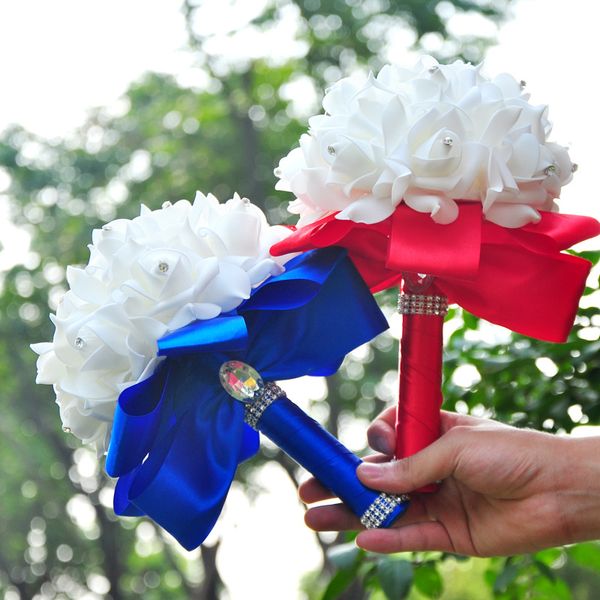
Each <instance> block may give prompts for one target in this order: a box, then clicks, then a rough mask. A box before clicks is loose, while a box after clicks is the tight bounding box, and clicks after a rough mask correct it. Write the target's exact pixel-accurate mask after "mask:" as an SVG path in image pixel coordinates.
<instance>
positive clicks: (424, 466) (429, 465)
mask: <svg viewBox="0 0 600 600" xmlns="http://www.w3.org/2000/svg"><path fill="white" fill-rule="evenodd" d="M455 440H456V435H449V434H445V435H443V436H442V437H441V438H439V439H438V440H436V441H435V442H434V443H433V444H431V445H430V446H427V448H425V449H424V450H421V451H420V452H418V453H417V454H414V455H413V456H409V457H407V458H403V459H401V460H396V461H391V462H385V463H371V462H369V463H362V464H361V465H359V467H358V469H357V471H356V473H357V475H358V478H359V479H360V480H361V481H362V482H363V483H364V484H365V485H366V486H368V487H371V488H375V489H377V490H381V491H383V492H388V493H392V494H399V493H405V492H411V491H413V490H416V489H419V488H421V487H423V486H425V485H427V484H429V483H433V482H435V481H439V480H441V479H446V478H447V477H450V475H452V474H453V473H454V469H455V467H456V463H457V457H458V453H459V448H460V444H458V443H456V442H455Z"/></svg>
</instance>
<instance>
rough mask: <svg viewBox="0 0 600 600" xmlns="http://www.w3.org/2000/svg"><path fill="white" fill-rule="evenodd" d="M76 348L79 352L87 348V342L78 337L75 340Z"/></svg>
mask: <svg viewBox="0 0 600 600" xmlns="http://www.w3.org/2000/svg"><path fill="white" fill-rule="evenodd" d="M74 343H75V348H77V350H81V349H82V348H85V345H86V341H85V340H84V339H83V338H82V337H79V336H77V337H76V338H75V342H74Z"/></svg>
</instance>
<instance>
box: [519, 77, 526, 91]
mask: <svg viewBox="0 0 600 600" xmlns="http://www.w3.org/2000/svg"><path fill="white" fill-rule="evenodd" d="M519 85H520V86H521V89H523V88H524V87H526V86H527V82H526V81H525V80H524V79H521V81H519Z"/></svg>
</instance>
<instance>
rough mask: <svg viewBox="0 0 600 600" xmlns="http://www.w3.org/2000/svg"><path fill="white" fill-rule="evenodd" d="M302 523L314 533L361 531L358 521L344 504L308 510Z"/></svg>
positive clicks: (361, 527)
mask: <svg viewBox="0 0 600 600" xmlns="http://www.w3.org/2000/svg"><path fill="white" fill-rule="evenodd" d="M304 522H305V523H306V524H307V525H308V527H310V528H311V529H314V530H315V531H356V530H357V529H363V526H362V525H361V523H360V519H359V518H358V517H357V516H356V515H355V514H354V513H353V512H352V511H351V510H350V509H349V508H348V507H347V506H345V505H344V504H328V505H327V506H315V507H314V508H309V509H308V510H307V511H306V514H305V515H304Z"/></svg>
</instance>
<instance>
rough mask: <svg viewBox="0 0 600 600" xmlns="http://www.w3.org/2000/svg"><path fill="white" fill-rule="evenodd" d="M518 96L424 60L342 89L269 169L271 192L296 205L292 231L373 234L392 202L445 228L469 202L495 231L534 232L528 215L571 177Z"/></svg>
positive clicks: (534, 215) (539, 112) (534, 217)
mask: <svg viewBox="0 0 600 600" xmlns="http://www.w3.org/2000/svg"><path fill="white" fill-rule="evenodd" d="M523 88H524V85H523V83H522V82H517V81H516V80H515V79H514V78H513V77H511V76H510V75H507V74H501V75H498V76H497V77H495V78H494V79H488V78H486V77H484V76H483V75H482V74H481V65H479V66H472V65H470V64H465V63H463V62H462V61H456V62H454V63H453V64H450V65H441V64H439V63H437V61H435V59H433V58H431V57H422V58H421V59H420V60H419V61H418V62H417V64H416V65H415V66H414V67H413V68H412V69H404V68H401V67H399V66H395V65H386V66H385V67H383V69H382V70H381V71H380V72H379V74H378V75H377V77H374V76H373V75H369V77H368V78H366V79H360V78H345V79H342V80H340V81H339V82H337V83H336V84H335V85H334V86H333V87H332V88H331V89H330V90H328V91H327V93H326V94H325V97H324V98H323V108H324V109H325V114H323V115H318V116H314V117H312V118H311V119H310V120H309V133H308V134H304V135H303V136H302V137H301V138H300V147H299V148H296V149H294V150H292V151H291V152H290V153H289V154H288V155H287V156H286V157H285V158H283V159H282V160H281V162H280V163H279V166H278V168H277V169H276V170H275V174H276V175H277V176H278V177H279V182H278V183H277V189H281V190H286V191H290V192H292V193H293V194H294V195H295V196H296V199H295V200H294V201H293V202H291V204H290V211H291V212H293V213H296V214H299V215H300V220H299V223H298V224H299V225H300V226H302V225H305V224H307V223H310V222H312V221H315V220H317V219H319V218H321V217H323V216H325V215H327V214H329V213H331V212H336V211H339V214H338V215H337V218H339V219H351V220H353V221H357V222H362V223H376V222H379V221H382V220H383V219H385V218H387V217H388V216H390V215H391V214H392V213H393V212H394V209H395V208H396V206H397V205H398V204H399V203H400V202H405V203H406V204H407V205H408V206H410V207H411V208H413V209H414V210H417V211H419V212H423V213H429V214H430V215H431V217H432V218H433V220H434V221H436V222H438V223H451V222H452V221H454V220H455V219H456V217H457V216H458V206H457V204H456V202H455V201H456V200H467V201H473V202H481V204H482V206H483V212H484V214H485V216H486V218H487V219H489V220H490V221H493V222H495V223H497V224H499V225H503V226H505V227H520V226H522V225H525V224H526V223H530V222H536V221H538V220H539V219H540V214H539V212H538V211H539V210H555V209H556V207H555V204H554V199H555V198H557V197H558V196H559V195H560V190H561V187H562V186H563V185H565V184H566V183H568V182H569V181H570V180H571V176H572V172H573V171H574V170H575V168H576V167H575V165H573V163H572V162H571V160H570V158H569V155H568V152H567V151H566V149H565V148H563V147H562V146H559V145H557V144H554V143H551V142H548V141H547V137H548V135H549V133H550V123H549V121H548V118H547V107H546V106H536V105H532V104H530V103H529V94H526V93H525V92H524V89H523Z"/></svg>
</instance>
